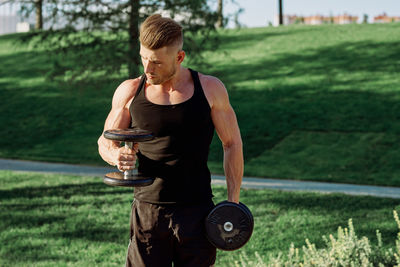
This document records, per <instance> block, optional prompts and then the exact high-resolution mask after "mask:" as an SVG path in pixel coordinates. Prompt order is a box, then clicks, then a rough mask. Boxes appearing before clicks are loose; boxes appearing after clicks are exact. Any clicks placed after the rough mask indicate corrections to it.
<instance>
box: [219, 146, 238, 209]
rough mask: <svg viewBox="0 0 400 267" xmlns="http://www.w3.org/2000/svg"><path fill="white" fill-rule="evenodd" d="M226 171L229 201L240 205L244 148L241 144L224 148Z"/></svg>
mask: <svg viewBox="0 0 400 267" xmlns="http://www.w3.org/2000/svg"><path fill="white" fill-rule="evenodd" d="M224 170H225V177H226V184H227V189H228V201H231V202H236V203H238V202H239V196H240V186H241V184H242V178H243V148H242V144H241V143H237V144H232V145H230V146H228V147H224Z"/></svg>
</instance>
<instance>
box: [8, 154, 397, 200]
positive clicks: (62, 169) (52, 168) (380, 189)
mask: <svg viewBox="0 0 400 267" xmlns="http://www.w3.org/2000/svg"><path fill="white" fill-rule="evenodd" d="M0 170H14V171H28V172H43V173H61V174H73V175H84V176H99V177H102V176H103V175H104V174H105V173H107V172H112V171H115V168H112V167H94V166H84V165H71V164H62V163H44V162H35V161H25V160H9V159H0ZM0 179H1V177H0ZM212 183H213V184H216V185H226V183H225V177H224V176H221V175H212ZM242 187H243V188H253V189H264V188H265V189H277V190H284V191H311V192H319V193H343V194H349V195H363V196H375V197H387V198H399V199H400V188H398V187H384V186H368V185H351V184H336V183H321V182H305V181H294V180H281V179H267V178H255V177H244V178H243V183H242Z"/></svg>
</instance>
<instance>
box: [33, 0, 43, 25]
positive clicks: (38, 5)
mask: <svg viewBox="0 0 400 267" xmlns="http://www.w3.org/2000/svg"><path fill="white" fill-rule="evenodd" d="M42 6H43V0H35V11H36V12H35V13H36V23H35V29H36V30H42V29H43V16H42Z"/></svg>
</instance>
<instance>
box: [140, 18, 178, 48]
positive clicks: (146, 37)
mask: <svg viewBox="0 0 400 267" xmlns="http://www.w3.org/2000/svg"><path fill="white" fill-rule="evenodd" d="M139 40H140V43H141V44H142V45H143V46H145V47H146V48H148V49H153V50H155V49H159V48H161V47H164V46H171V45H177V46H180V49H182V44H183V34H182V26H181V25H179V24H178V23H177V22H176V21H174V20H173V19H170V18H163V17H162V16H161V15H160V14H154V15H151V16H150V17H148V18H147V19H146V20H145V21H144V22H143V23H142V25H141V26H140V37H139Z"/></svg>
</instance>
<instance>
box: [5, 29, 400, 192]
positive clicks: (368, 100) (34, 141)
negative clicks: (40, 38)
mask: <svg viewBox="0 0 400 267" xmlns="http://www.w3.org/2000/svg"><path fill="white" fill-rule="evenodd" d="M399 31H400V23H392V24H368V25H322V26H304V25H302V26H290V27H289V26H287V27H286V26H285V27H277V28H255V29H243V30H226V31H221V32H220V35H221V37H220V38H221V45H220V47H219V48H218V49H216V50H215V51H207V52H206V53H205V58H206V63H208V64H209V66H207V67H204V66H203V67H202V66H190V67H192V68H197V69H199V70H200V71H202V72H204V73H209V74H212V75H215V76H217V77H219V78H220V79H221V80H222V81H223V82H224V83H225V85H226V87H227V89H228V91H229V94H230V99H231V103H232V106H233V107H234V108H235V111H236V113H237V117H238V120H239V125H240V128H241V133H242V137H243V141H244V155H245V174H246V175H251V176H260V177H274V178H288V179H301V180H316V181H329V182H343V183H358V184H378V185H391V186H400V178H399V177H400V167H399V164H398V162H399V159H400V147H399V146H398V143H399V141H400V137H399V136H400V135H399V134H400V120H399V114H400V102H399V99H400V35H399V34H398V33H399ZM17 36H18V35H6V36H0V61H1V62H2V63H1V64H2V65H1V68H0V98H1V99H2V100H3V102H2V105H1V106H0V113H1V114H2V115H1V117H0V122H1V124H2V125H3V127H2V129H0V135H1V136H2V138H1V140H0V157H6V158H19V159H32V160H43V161H56V162H69V163H84V164H96V165H101V164H104V163H103V162H102V160H101V159H100V157H99V156H98V154H97V144H96V141H97V138H98V136H99V135H100V134H101V132H102V127H103V123H104V120H105V117H106V115H107V113H108V112H109V110H110V104H111V97H112V95H113V92H114V90H115V88H116V87H117V86H118V84H119V83H120V82H122V81H123V80H124V79H125V78H124V77H121V76H117V77H107V76H99V75H98V74H96V75H97V76H96V79H97V82H93V81H90V82H89V81H88V82H87V83H85V84H84V83H80V84H71V83H65V82H64V83H63V82H54V81H47V80H45V77H46V73H47V72H48V71H50V70H51V69H52V63H51V62H52V61H51V58H50V57H49V55H47V54H46V53H45V52H44V51H43V50H41V49H32V48H29V47H24V46H21V45H16V44H14V42H15V40H16V39H17ZM91 56H93V55H91ZM59 60H62V62H63V63H64V64H66V65H67V66H69V68H71V69H72V68H73V67H74V63H73V60H74V59H72V58H63V57H62V56H59ZM75 60H76V59H75ZM96 79H93V80H96ZM209 165H210V168H211V170H212V172H214V173H222V149H221V145H220V142H219V141H218V138H217V137H216V136H215V138H214V141H213V143H212V146H211V152H210V162H209Z"/></svg>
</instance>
